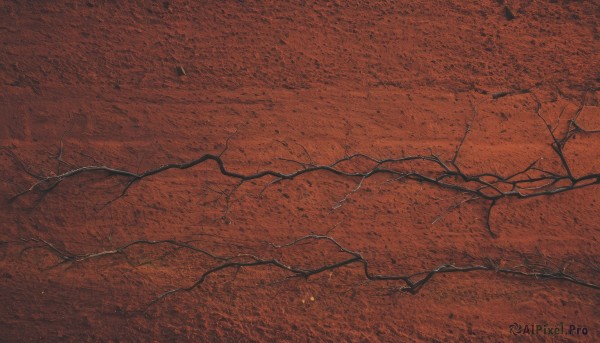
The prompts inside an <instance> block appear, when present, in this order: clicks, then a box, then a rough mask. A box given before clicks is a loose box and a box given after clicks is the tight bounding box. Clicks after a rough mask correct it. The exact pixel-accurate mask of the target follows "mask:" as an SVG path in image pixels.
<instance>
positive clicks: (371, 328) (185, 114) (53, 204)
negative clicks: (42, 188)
mask: <svg viewBox="0 0 600 343" xmlns="http://www.w3.org/2000/svg"><path fill="white" fill-rule="evenodd" d="M509 5H510V9H511V12H512V13H513V14H514V16H515V18H514V19H513V20H507V18H506V15H505V10H504V6H505V5H504V4H500V3H499V2H498V1H483V2H463V1H450V2H449V1H399V2H393V1H360V2H358V1H356V2H352V1H337V2H336V1H332V2H327V3H326V2H321V1H315V2H310V1H289V2H288V1H286V2H279V1H278V2H274V1H273V2H267V1H264V2H262V1H261V2H257V1H160V2H149V1H148V2H142V1H140V2H137V3H135V4H134V2H130V1H108V0H107V1H88V2H67V1H4V2H3V3H2V6H0V45H1V49H0V145H1V146H2V150H0V175H1V176H0V195H1V196H2V199H0V201H1V202H0V223H2V224H1V225H0V227H1V228H2V230H1V233H0V240H1V241H2V242H4V243H3V244H2V245H1V246H0V251H1V254H0V256H1V257H2V259H1V260H0V272H1V273H0V278H1V281H0V282H1V283H2V288H3V292H1V293H0V302H1V303H2V304H3V306H2V307H1V308H0V332H2V337H1V338H0V339H1V340H3V341H10V342H14V341H37V340H44V341H74V342H75V341H110V340H112V341H116V340H119V341H151V340H157V341H182V340H183V341H185V340H193V341H274V340H279V341H294V342H296V341H315V340H318V341H328V340H330V341H336V342H337V341H348V340H351V341H361V340H366V341H412V340H417V341H452V342H454V341H485V342H488V341H490V342H495V341H504V340H507V339H508V337H509V335H510V333H509V325H511V324H512V323H514V322H518V323H521V324H525V323H532V322H533V323H539V324H544V323H549V324H550V325H552V324H554V323H558V322H564V323H565V324H570V323H573V324H577V325H585V326H586V327H588V328H589V330H590V334H589V335H588V337H586V338H585V339H586V340H589V341H598V340H600V336H599V330H600V317H599V315H598V310H597V307H598V304H599V303H600V293H599V292H598V291H597V290H594V289H592V288H586V287H582V286H580V285H577V284H573V283H569V282H564V281H560V280H534V279H530V278H524V277H519V276H511V275H505V274H502V273H497V274H496V273H490V272H489V271H482V272H479V271H475V272H469V273H446V274H440V275H436V276H435V277H434V278H433V279H432V280H430V281H429V282H428V283H427V284H426V285H425V286H424V287H423V288H422V289H420V291H419V293H417V294H416V295H412V294H410V293H405V292H398V291H397V288H398V287H401V286H403V285H404V283H403V282H400V283H397V282H385V283H381V282H365V278H364V275H363V274H362V269H361V267H360V265H355V266H347V267H343V268H338V269H335V270H333V271H332V272H331V273H328V272H325V273H322V274H318V275H314V276H311V277H309V278H308V279H302V278H294V279H290V280H285V279H284V277H285V276H286V275H285V273H282V272H280V271H278V270H275V269H272V268H268V267H264V268H263V267H257V268H242V269H239V270H237V271H236V270H235V269H231V270H224V271H222V272H219V273H215V274H212V275H210V276H209V277H208V278H207V279H206V281H205V282H204V283H202V285H201V286H200V287H198V288H195V289H194V290H192V291H190V292H181V293H177V294H174V295H172V296H170V297H167V298H165V299H163V300H162V301H160V302H157V303H156V304H154V305H153V306H151V307H150V308H148V310H147V311H146V313H145V314H132V313H131V311H135V310H137V309H139V308H141V307H144V306H145V305H147V304H148V303H149V302H151V301H152V300H154V299H156V297H157V296H159V295H160V294H163V293H164V292H165V291H168V290H170V289H173V288H177V287H188V286H191V285H192V284H193V283H194V282H195V281H196V280H197V279H198V277H200V276H201V275H202V274H203V273H204V272H205V271H206V270H208V269H210V268H212V267H214V266H215V265H214V263H213V262H214V261H211V260H210V259H208V258H204V257H202V256H200V255H198V254H195V253H193V252H192V251H188V250H187V249H178V250H176V251H173V249H172V247H168V246H162V245H152V246H141V245H135V246H133V247H131V248H130V249H128V250H127V253H126V254H114V255H107V256H104V257H98V258H93V259H88V260H85V261H81V262H77V263H71V264H69V263H63V264H60V265H58V266H56V263H58V262H60V259H59V258H57V256H56V254H55V253H53V251H51V250H45V249H39V248H36V249H24V248H25V244H24V243H23V242H22V241H20V239H22V238H26V239H28V238H38V239H43V240H45V241H46V242H51V243H52V244H53V245H55V246H56V247H58V248H59V249H64V250H67V251H69V252H72V253H74V254H87V253H93V252H101V251H110V250H112V249H115V248H117V247H119V246H123V245H124V244H127V243H129V242H131V241H136V240H165V239H174V240H178V241H192V240H193V241H194V244H197V245H198V246H201V247H202V248H204V249H207V250H210V251H212V252H215V253H219V254H222V255H229V254H235V253H239V252H245V253H248V254H258V253H262V254H269V256H276V257H277V258H280V259H282V260H284V261H286V262H287V263H289V264H294V265H296V266H302V267H304V268H310V267H314V266H317V265H321V264H323V263H333V262H335V261H339V260H340V254H339V251H336V249H334V248H332V247H331V245H327V244H325V243H326V242H321V243H319V242H313V243H311V245H309V246H305V245H297V246H293V247H290V248H286V249H281V251H271V250H260V249H263V248H264V246H263V244H262V242H263V241H269V242H272V243H275V244H285V243H287V242H290V241H293V240H294V239H297V238H300V237H304V236H306V235H309V234H312V233H315V234H327V235H328V236H331V237H333V238H335V240H336V241H337V242H339V243H340V244H341V245H343V246H344V247H346V248H348V249H350V250H352V251H356V252H360V254H361V256H363V257H364V258H365V259H367V260H368V261H369V265H370V268H371V269H372V272H373V273H376V274H390V275H391V274H395V275H407V274H412V273H415V272H420V271H424V270H432V269H434V268H437V267H439V266H440V265H442V264H446V263H454V264H456V265H469V264H486V265H490V264H493V265H495V266H498V267H499V268H510V267H514V266H515V265H518V264H520V263H523V262H524V261H525V260H526V261H527V262H528V263H531V264H536V263H538V262H540V263H541V262H544V263H546V264H547V266H546V265H544V266H546V267H548V268H550V269H553V268H554V269H555V268H562V267H566V268H567V272H570V273H573V274H577V275H578V276H579V277H581V278H582V279H585V280H587V281H590V282H595V283H598V280H599V278H600V275H599V273H598V270H599V269H598V266H599V265H600V247H599V245H598V238H599V237H600V224H598V213H600V192H599V189H598V187H596V186H590V187H586V188H583V189H580V190H575V191H569V192H565V193H561V194H557V195H553V196H544V197H537V198H531V199H524V200H520V199H506V200H500V201H498V203H497V204H495V205H494V208H493V210H492V211H491V212H490V218H489V221H490V224H491V227H492V229H493V231H494V232H495V234H496V235H497V237H496V238H492V237H491V236H490V234H489V233H488V231H487V230H486V224H487V220H488V219H487V215H488V212H487V209H488V206H489V203H481V202H478V201H467V200H468V198H469V196H468V195H462V194H461V193H457V192H455V191H452V190H444V189H440V188H439V187H435V186H432V185H428V184H421V183H418V182H391V183H390V182H388V183H386V181H388V179H389V177H385V176H383V175H381V176H375V177H372V178H368V179H366V180H364V182H363V183H361V184H360V188H358V190H357V191H354V190H355V189H357V186H358V184H357V182H359V181H361V180H360V179H355V178H344V177H338V176H336V175H332V174H330V173H321V172H316V173H310V174H306V175H303V176H302V177H299V178H296V179H294V180H293V181H289V182H288V181H283V182H280V183H276V184H273V185H271V186H269V187H267V188H266V189H265V188H264V186H265V182H266V180H263V181H260V180H257V181H256V182H255V183H253V182H248V183H245V184H244V185H242V186H240V187H239V188H237V189H236V191H235V192H234V193H233V194H232V195H231V196H226V195H228V194H229V192H230V191H231V190H232V189H233V188H234V187H236V185H237V183H236V181H235V180H231V179H229V178H227V177H224V176H223V175H221V173H220V172H219V169H218V166H217V165H216V164H211V163H206V164H202V165H199V166H197V167H195V168H190V169H186V170H169V171H166V172H164V173H161V175H160V176H159V175H156V176H153V177H149V178H146V179H144V180H142V181H140V182H139V183H137V184H136V185H135V186H133V187H130V188H129V190H128V192H127V195H126V196H125V197H121V198H119V199H118V200H116V201H113V202H110V201H111V200H113V199H115V197H118V196H119V194H120V192H121V191H122V189H123V188H124V187H125V186H126V180H124V179H122V178H115V177H107V175H105V174H102V173H90V174H85V175H79V176H77V177H74V178H71V179H70V180H68V182H63V183H61V184H60V186H59V187H56V188H55V189H53V190H52V191H51V192H48V193H46V194H45V195H44V196H43V197H38V196H30V195H29V194H28V195H27V196H22V197H19V198H18V199H16V200H13V201H9V199H10V198H12V197H13V196H14V195H15V194H18V193H19V192H21V191H23V190H24V189H26V188H28V187H30V186H31V185H32V184H33V183H34V182H35V176H36V175H43V176H45V177H48V176H52V175H53V174H56V175H59V174H61V173H64V172H66V171H68V170H71V169H73V168H77V167H81V166H89V165H106V166H110V167H113V168H116V169H123V170H128V171H131V172H134V173H142V172H144V171H146V170H149V169H153V168H157V167H159V166H160V165H163V164H166V163H183V162H186V161H191V160H194V159H196V158H198V157H199V156H202V155H204V154H215V155H218V154H219V153H220V152H221V151H223V149H224V148H225V144H226V141H227V140H228V138H229V142H228V149H227V150H226V152H225V153H224V154H223V155H222V156H221V158H222V159H223V161H224V163H225V164H226V165H227V167H228V169H230V170H231V171H233V172H237V173H243V174H252V173H255V172H257V171H260V170H278V171H282V172H286V173H290V172H293V171H294V170H297V169H298V168H299V165H298V164H296V163H293V162H290V161H289V160H297V161H303V162H308V161H312V162H314V163H316V164H329V163H332V162H334V161H336V160H338V159H339V158H342V157H343V156H345V154H347V153H350V154H352V153H359V152H360V153H364V154H367V155H369V156H373V157H375V158H378V159H385V158H394V157H400V156H405V155H418V154H421V155H430V154H435V155H437V156H440V158H442V159H443V160H444V161H450V160H452V159H453V157H454V154H455V152H456V151H457V147H458V145H459V144H461V141H463V137H465V128H466V126H467V124H468V123H470V122H471V120H472V124H471V125H470V130H469V134H468V136H467V137H466V138H465V139H464V143H463V144H462V146H461V148H460V156H459V157H458V158H457V159H456V163H457V164H458V165H459V166H460V168H461V170H462V171H463V172H465V173H469V174H474V173H484V172H493V173H498V174H502V175H509V174H512V173H515V172H518V171H520V170H523V169H525V168H527V166H529V164H530V163H531V162H533V161H535V160H537V159H539V158H540V157H543V159H542V160H540V161H539V166H540V168H543V169H545V170H550V171H555V172H557V173H563V172H564V168H563V163H562V161H561V160H560V159H559V158H558V157H557V154H556V153H555V152H554V151H553V150H552V148H551V146H550V143H552V137H551V136H550V134H549V132H548V128H547V127H546V125H545V124H544V122H543V121H542V120H541V119H540V117H539V116H538V115H536V108H537V105H538V103H537V101H539V103H541V110H540V112H539V114H540V115H541V116H542V117H543V118H544V119H545V120H546V121H547V123H548V124H550V125H551V127H552V129H553V130H554V129H556V131H555V132H556V134H557V136H558V137H562V135H563V134H564V133H565V130H566V129H567V125H568V120H569V119H571V118H573V117H574V116H575V115H576V113H577V111H578V109H579V108H580V107H581V105H582V104H583V105H584V106H583V107H582V108H581V112H580V113H579V117H578V124H579V125H580V126H581V127H582V128H585V129H587V130H590V131H592V130H597V129H600V109H599V108H598V97H599V95H600V94H599V93H600V92H599V91H598V89H599V88H600V84H599V82H598V78H599V76H600V58H598V51H599V44H600V32H598V24H597V23H598V22H600V7H599V5H598V4H597V3H596V2H594V1H581V2H576V1H565V2H562V1H561V2H556V3H554V2H548V1H511V2H510V4H509ZM179 67H181V68H183V70H185V75H180V74H181V73H178V68H179ZM473 108H475V109H476V111H477V115H476V116H473ZM564 156H565V160H566V162H567V163H568V165H569V166H570V169H571V172H572V174H573V175H574V177H581V176H583V175H587V174H593V173H598V172H600V135H599V134H592V133H590V134H583V133H578V134H576V135H575V137H573V138H571V140H570V141H569V143H568V144H567V145H566V147H565V149H564ZM15 157H16V158H15ZM60 161H62V162H60ZM363 162H364V161H363ZM24 167H25V169H26V170H27V171H25V170H24ZM350 167H355V168H356V169H357V170H361V169H364V168H365V167H368V166H367V165H365V164H364V163H363V164H361V163H357V164H356V165H354V166H350ZM424 167H425V166H424V165H423V164H415V165H414V168H415V169H418V170H423V169H422V168H424ZM261 192H262V193H261ZM259 194H262V197H260V198H259V197H258V195H259ZM36 195H39V194H36ZM341 200H344V201H342V204H341V205H340V201H341ZM109 202H110V203H109ZM107 203H109V205H106V204H107ZM338 205H340V206H338ZM8 242H10V243H8ZM257 249H259V250H257ZM271 254H273V255H271ZM571 260H573V261H576V262H573V263H572V264H570V265H569V264H568V261H571ZM490 261H492V262H493V263H492V262H490ZM560 339H561V340H565V341H568V340H569V339H573V338H572V337H561V338H560Z"/></svg>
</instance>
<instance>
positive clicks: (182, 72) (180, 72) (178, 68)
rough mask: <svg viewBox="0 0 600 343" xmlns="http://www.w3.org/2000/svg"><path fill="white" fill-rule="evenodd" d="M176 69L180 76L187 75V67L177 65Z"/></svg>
mask: <svg viewBox="0 0 600 343" xmlns="http://www.w3.org/2000/svg"><path fill="white" fill-rule="evenodd" d="M175 71H176V72H177V75H179V76H184V75H187V74H186V73H185V69H183V67H182V66H177V68H175Z"/></svg>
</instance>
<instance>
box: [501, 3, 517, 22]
mask: <svg viewBox="0 0 600 343" xmlns="http://www.w3.org/2000/svg"><path fill="white" fill-rule="evenodd" d="M504 16H505V17H506V19H508V20H513V19H515V18H516V17H515V14H514V13H513V11H512V10H511V9H510V7H508V6H504Z"/></svg>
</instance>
